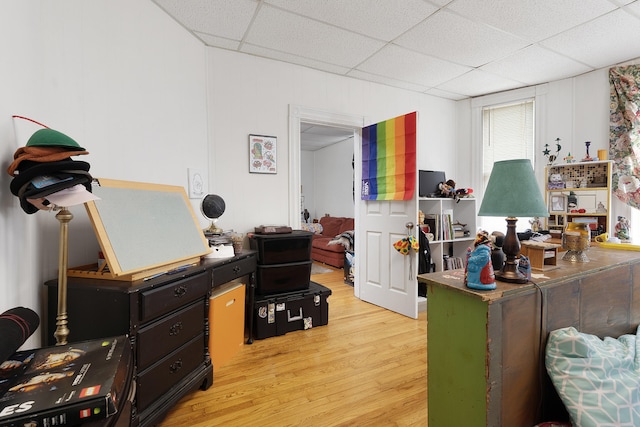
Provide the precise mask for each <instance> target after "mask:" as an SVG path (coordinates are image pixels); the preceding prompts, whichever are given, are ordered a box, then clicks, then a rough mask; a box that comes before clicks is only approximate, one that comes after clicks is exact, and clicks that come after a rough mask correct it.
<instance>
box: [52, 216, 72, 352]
mask: <svg viewBox="0 0 640 427" xmlns="http://www.w3.org/2000/svg"><path fill="white" fill-rule="evenodd" d="M56 219H57V220H58V221H59V222H60V243H59V246H58V251H59V258H58V315H57V316H56V331H55V332H54V333H53V336H54V337H55V338H56V345H65V344H67V337H69V328H68V327H67V324H68V323H69V322H68V321H67V267H68V249H69V222H71V220H72V219H73V214H72V213H71V212H69V210H68V209H67V208H65V207H60V212H58V213H57V214H56Z"/></svg>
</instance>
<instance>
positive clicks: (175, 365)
mask: <svg viewBox="0 0 640 427" xmlns="http://www.w3.org/2000/svg"><path fill="white" fill-rule="evenodd" d="M180 369H182V359H178V360H176V361H175V362H173V363H172V364H171V366H170V367H169V372H170V373H172V374H175V373H176V372H178V371H179V370H180Z"/></svg>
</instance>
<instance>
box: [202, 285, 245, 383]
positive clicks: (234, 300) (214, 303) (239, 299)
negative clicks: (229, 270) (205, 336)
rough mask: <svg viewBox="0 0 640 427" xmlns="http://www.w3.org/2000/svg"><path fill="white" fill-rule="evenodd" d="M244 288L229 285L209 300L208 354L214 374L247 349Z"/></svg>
mask: <svg viewBox="0 0 640 427" xmlns="http://www.w3.org/2000/svg"><path fill="white" fill-rule="evenodd" d="M244 300H245V285H244V284H242V283H233V282H232V283H229V284H228V286H227V285H223V286H221V287H220V288H217V289H216V290H214V292H213V294H212V295H211V299H210V300H209V302H210V303H209V353H211V361H212V363H213V370H214V372H215V370H216V369H218V368H219V367H220V366H222V365H224V364H225V363H226V362H228V361H229V360H230V359H231V358H232V357H233V356H234V355H235V354H236V353H238V352H239V351H240V349H241V348H242V346H243V345H244Z"/></svg>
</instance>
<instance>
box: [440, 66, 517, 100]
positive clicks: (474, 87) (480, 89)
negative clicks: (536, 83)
mask: <svg viewBox="0 0 640 427" xmlns="http://www.w3.org/2000/svg"><path fill="white" fill-rule="evenodd" d="M522 86H525V85H523V83H522V82H518V81H515V80H511V79H508V78H504V77H500V76H497V75H495V74H491V73H487V72H485V71H482V70H473V71H470V72H468V73H466V74H464V75H462V76H460V77H456V78H454V79H452V80H451V81H448V82H446V83H443V84H441V85H439V86H438V89H441V90H444V91H447V92H453V93H460V94H464V95H467V96H478V95H484V94H488V93H494V92H500V91H503V90H509V89H515V88H517V87H522Z"/></svg>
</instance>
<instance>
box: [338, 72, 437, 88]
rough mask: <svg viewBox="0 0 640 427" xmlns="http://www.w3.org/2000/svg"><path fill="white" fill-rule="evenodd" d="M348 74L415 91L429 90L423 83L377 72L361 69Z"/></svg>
mask: <svg viewBox="0 0 640 427" xmlns="http://www.w3.org/2000/svg"><path fill="white" fill-rule="evenodd" d="M347 75H348V76H349V77H354V78H357V79H360V80H367V81H370V82H374V83H381V84H383V85H387V86H393V87H397V88H400V89H407V90H411V91H415V92H424V91H425V90H427V89H428V88H429V87H428V86H423V85H418V84H414V83H409V82H404V81H400V80H396V79H394V78H391V77H383V76H378V75H376V74H371V73H366V72H364V71H360V70H352V71H349V73H348V74H347Z"/></svg>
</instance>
